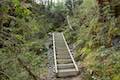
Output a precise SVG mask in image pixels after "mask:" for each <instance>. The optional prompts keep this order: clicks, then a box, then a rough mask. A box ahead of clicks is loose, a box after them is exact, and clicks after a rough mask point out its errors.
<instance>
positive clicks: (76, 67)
mask: <svg viewBox="0 0 120 80" xmlns="http://www.w3.org/2000/svg"><path fill="white" fill-rule="evenodd" d="M62 36H63V39H64V42H65V45H66V47H67V49H68V51H69V55H70V57H71V59H72V61H73V64H74V66H75V69H76V71H79V70H78V66H77V65H76V62H75V60H74V58H73V55H72V53H71V51H70V49H69V46H68V44H67V41H66V40H65V37H64V34H63V33H62Z"/></svg>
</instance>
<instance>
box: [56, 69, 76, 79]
mask: <svg viewBox="0 0 120 80" xmlns="http://www.w3.org/2000/svg"><path fill="white" fill-rule="evenodd" d="M77 74H78V71H76V70H75V69H63V70H58V74H57V77H69V76H70V77H71V76H75V75H77Z"/></svg>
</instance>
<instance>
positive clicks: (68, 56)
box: [57, 54, 71, 59]
mask: <svg viewBox="0 0 120 80" xmlns="http://www.w3.org/2000/svg"><path fill="white" fill-rule="evenodd" d="M57 59H71V57H70V55H69V54H57Z"/></svg>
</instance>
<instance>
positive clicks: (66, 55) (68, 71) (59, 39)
mask: <svg viewBox="0 0 120 80" xmlns="http://www.w3.org/2000/svg"><path fill="white" fill-rule="evenodd" d="M53 50H54V61H55V73H56V76H57V77H68V76H75V75H77V74H78V72H79V70H78V67H77V65H76V63H75V61H74V58H73V55H72V54H71V52H70V49H69V47H68V45H67V42H66V40H65V37H64V35H63V33H53Z"/></svg>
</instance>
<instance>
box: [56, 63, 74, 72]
mask: <svg viewBox="0 0 120 80" xmlns="http://www.w3.org/2000/svg"><path fill="white" fill-rule="evenodd" d="M74 68H75V66H74V64H73V63H69V64H58V69H59V70H60V69H74Z"/></svg>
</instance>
